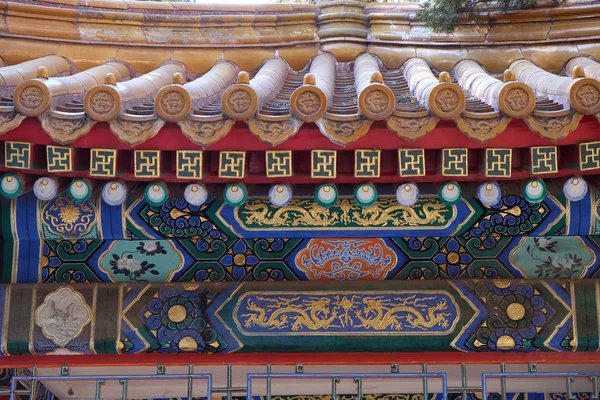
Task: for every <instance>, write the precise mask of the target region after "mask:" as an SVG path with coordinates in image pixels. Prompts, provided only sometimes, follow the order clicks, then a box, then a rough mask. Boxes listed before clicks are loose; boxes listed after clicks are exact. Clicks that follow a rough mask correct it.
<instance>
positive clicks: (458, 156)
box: [442, 149, 469, 176]
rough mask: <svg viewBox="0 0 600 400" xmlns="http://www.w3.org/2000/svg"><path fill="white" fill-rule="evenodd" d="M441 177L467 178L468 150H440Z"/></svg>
mask: <svg viewBox="0 0 600 400" xmlns="http://www.w3.org/2000/svg"><path fill="white" fill-rule="evenodd" d="M442 175H443V176H467V175H469V150H468V149H443V150H442Z"/></svg>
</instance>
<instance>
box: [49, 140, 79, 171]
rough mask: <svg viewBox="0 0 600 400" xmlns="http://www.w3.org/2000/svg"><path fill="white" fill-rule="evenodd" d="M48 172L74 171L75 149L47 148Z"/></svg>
mask: <svg viewBox="0 0 600 400" xmlns="http://www.w3.org/2000/svg"><path fill="white" fill-rule="evenodd" d="M46 158H47V161H48V162H47V168H48V172H70V171H72V170H73V149H72V148H71V147H62V146H46Z"/></svg>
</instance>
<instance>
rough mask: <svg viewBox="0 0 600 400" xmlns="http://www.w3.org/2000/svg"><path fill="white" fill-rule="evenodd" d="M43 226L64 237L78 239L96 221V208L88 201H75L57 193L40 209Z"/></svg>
mask: <svg viewBox="0 0 600 400" xmlns="http://www.w3.org/2000/svg"><path fill="white" fill-rule="evenodd" d="M41 219H42V222H43V223H44V226H45V227H46V228H47V229H48V230H49V231H50V232H52V233H54V234H55V235H58V236H59V237H61V238H65V239H79V238H80V237H81V236H82V235H84V234H85V233H87V232H89V230H90V229H91V228H92V226H93V224H94V223H95V222H96V210H95V209H94V207H93V205H92V204H91V203H90V202H89V201H83V202H79V203H76V202H74V201H73V200H72V199H71V198H70V197H69V196H68V195H66V194H63V195H59V196H57V197H55V198H53V199H52V200H50V201H49V202H47V203H46V204H45V205H44V207H43V208H42V210H41Z"/></svg>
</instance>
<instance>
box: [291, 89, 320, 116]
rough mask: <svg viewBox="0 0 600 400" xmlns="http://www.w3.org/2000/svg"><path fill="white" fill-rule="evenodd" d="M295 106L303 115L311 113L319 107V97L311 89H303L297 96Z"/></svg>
mask: <svg viewBox="0 0 600 400" xmlns="http://www.w3.org/2000/svg"><path fill="white" fill-rule="evenodd" d="M296 107H297V108H298V110H299V111H300V112H301V113H302V114H304V115H313V114H315V113H316V112H317V111H319V109H320V108H321V99H320V98H319V96H317V95H316V94H315V93H314V92H312V91H308V90H307V91H305V92H303V93H301V94H300V95H299V96H298V99H297V100H296Z"/></svg>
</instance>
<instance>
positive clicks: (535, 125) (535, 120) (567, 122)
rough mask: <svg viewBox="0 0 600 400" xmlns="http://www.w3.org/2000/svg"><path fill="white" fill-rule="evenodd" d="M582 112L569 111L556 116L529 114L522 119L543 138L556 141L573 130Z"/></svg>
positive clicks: (581, 116) (577, 124)
mask: <svg viewBox="0 0 600 400" xmlns="http://www.w3.org/2000/svg"><path fill="white" fill-rule="evenodd" d="M582 118H583V114H580V113H569V114H567V115H564V114H562V113H561V114H560V115H557V116H552V115H548V116H537V115H531V116H528V117H526V118H525V119H524V121H525V123H526V124H527V126H528V127H529V129H531V130H532V131H534V132H535V133H537V134H538V135H540V136H541V137H543V138H545V139H550V140H552V141H555V142H556V141H558V140H560V139H564V138H565V137H566V136H567V135H568V134H569V133H571V132H573V131H574V130H575V129H577V126H579V122H580V121H581V119H582Z"/></svg>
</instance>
